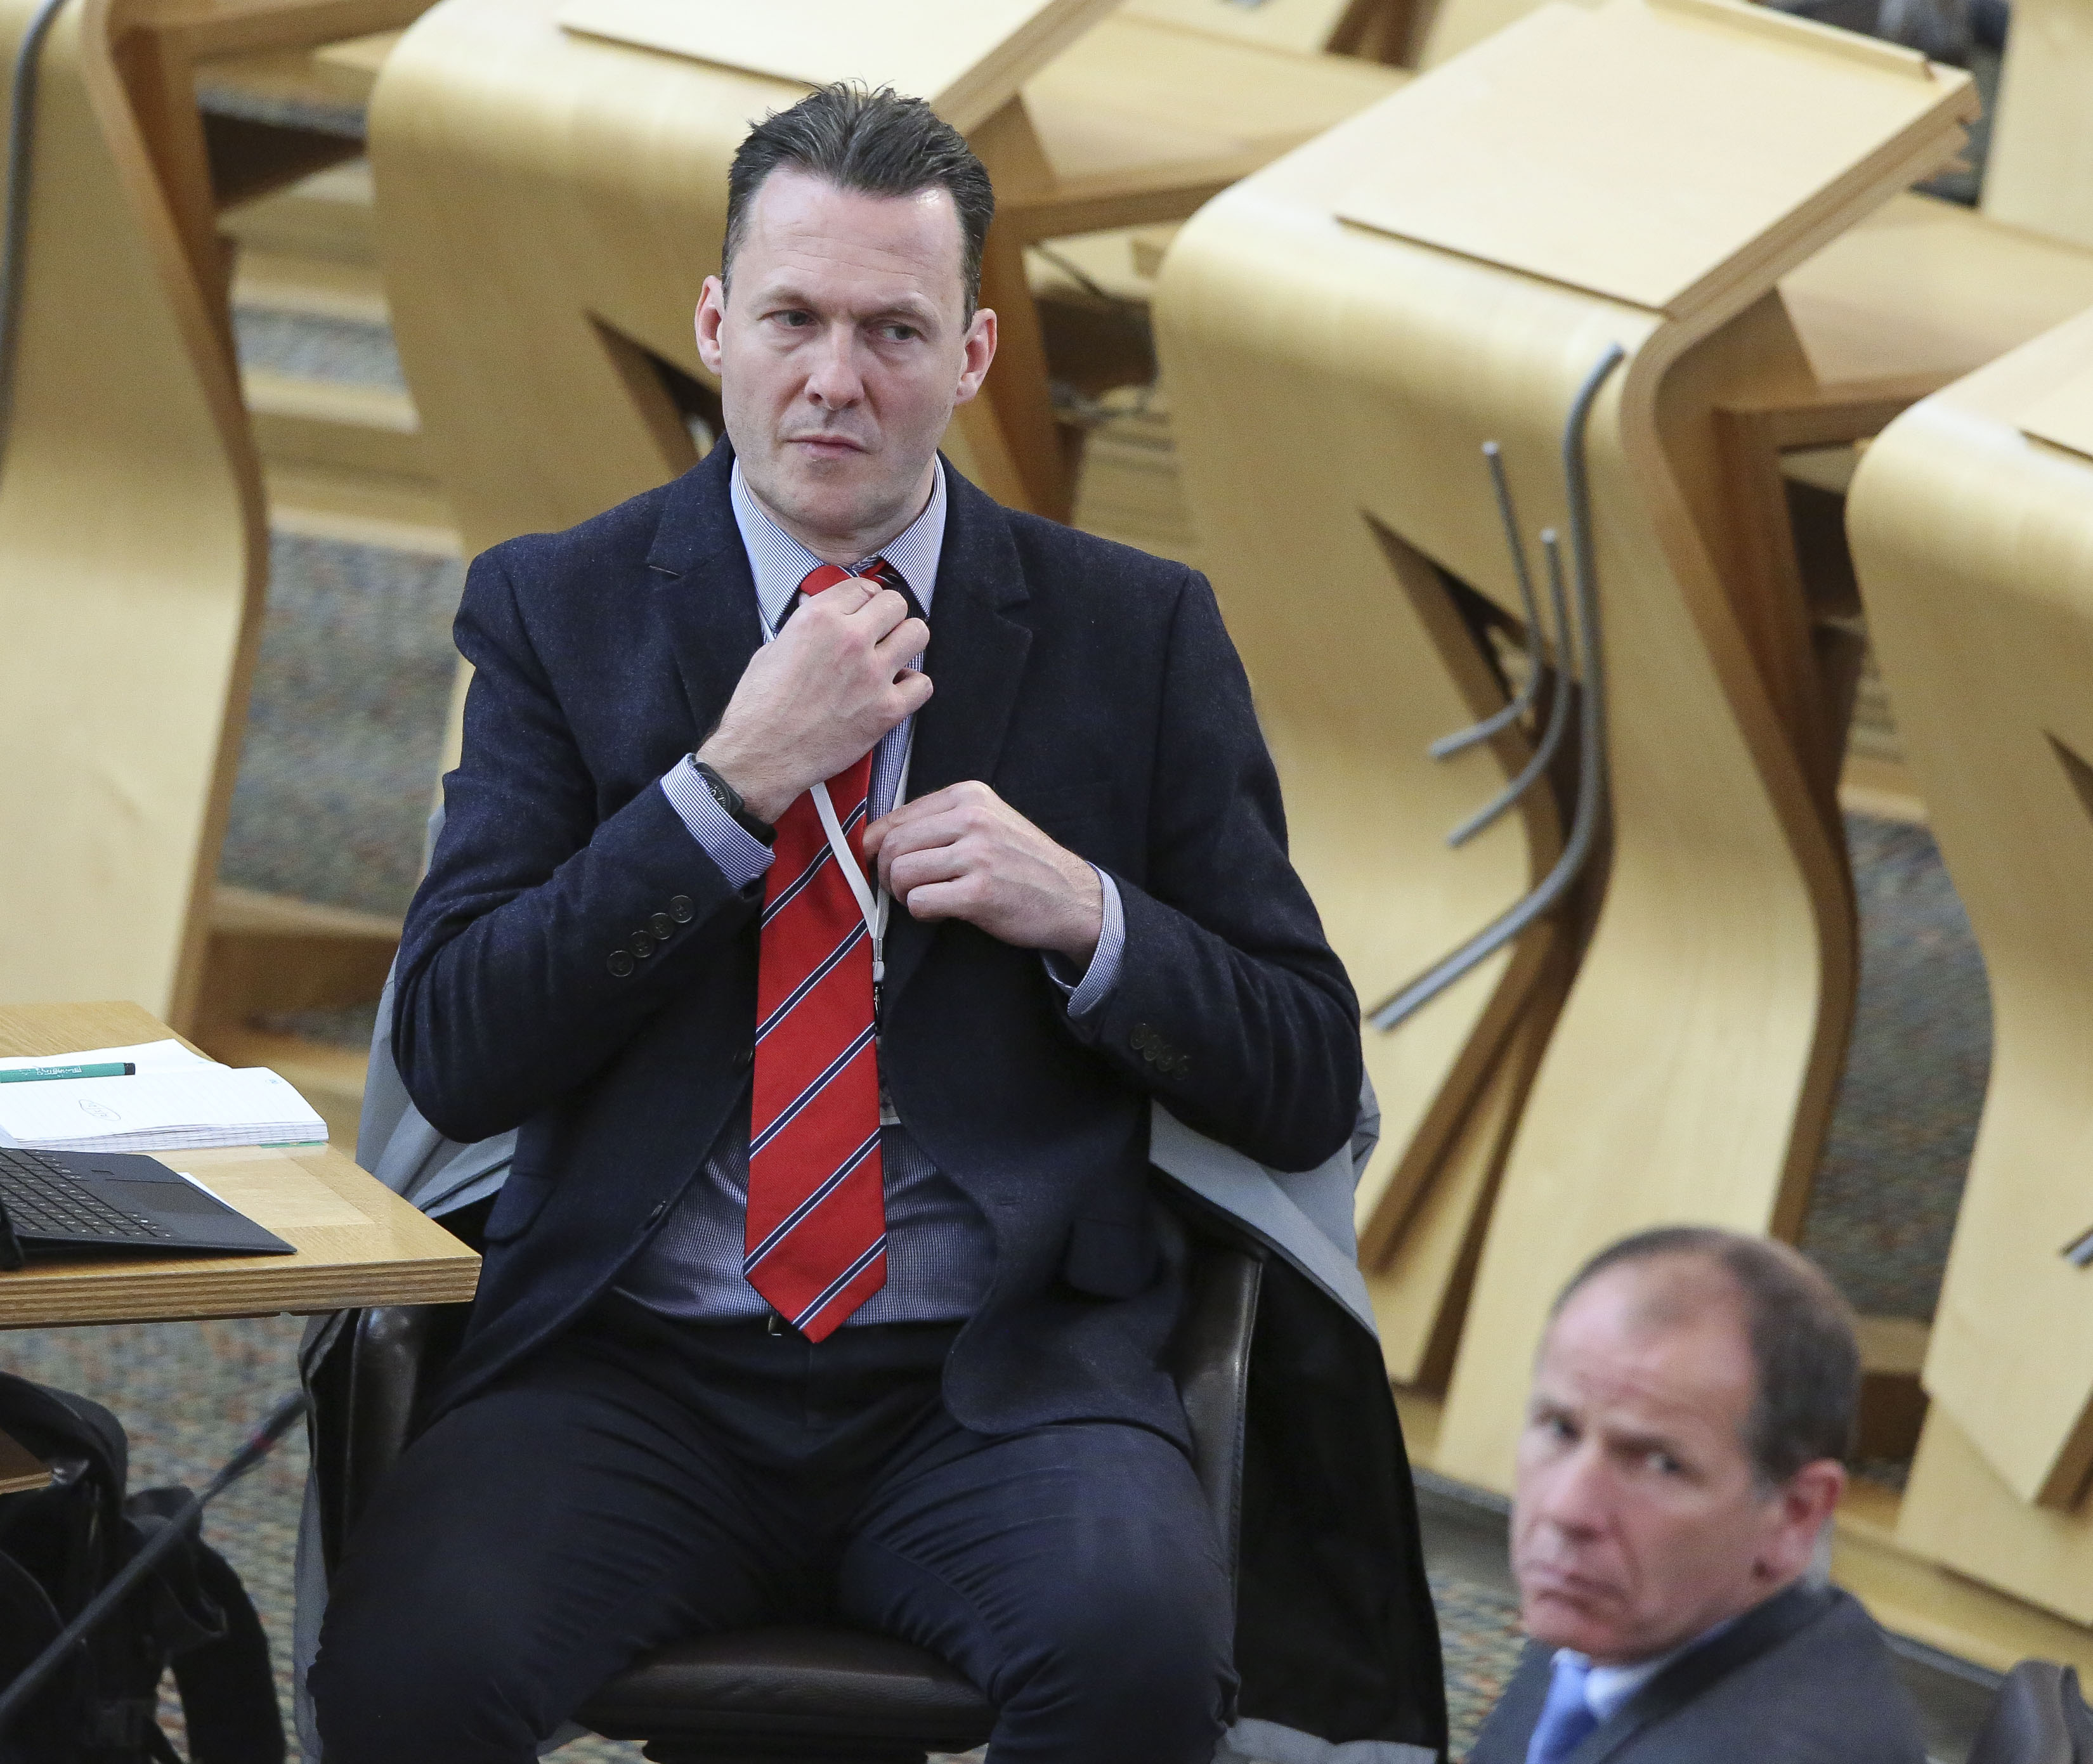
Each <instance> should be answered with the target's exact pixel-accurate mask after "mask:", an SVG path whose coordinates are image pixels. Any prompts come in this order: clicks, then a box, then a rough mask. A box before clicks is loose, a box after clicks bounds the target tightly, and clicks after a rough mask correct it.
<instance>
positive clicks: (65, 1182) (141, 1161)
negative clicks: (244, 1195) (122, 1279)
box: [0, 1146, 293, 1268]
mask: <svg viewBox="0 0 2093 1764" xmlns="http://www.w3.org/2000/svg"><path fill="white" fill-rule="evenodd" d="M115 1250H144V1251H146V1252H149V1253H150V1254H154V1255H158V1256H166V1255H171V1254H172V1253H174V1252H177V1251H181V1250H202V1251H206V1252H208V1253H210V1254H211V1255H214V1256H288V1255H291V1254H293V1249H292V1247H291V1245H289V1244H288V1243H285V1242H284V1240H283V1239H281V1238H280V1237H278V1236H276V1235H275V1234H274V1233H273V1232H269V1231H265V1230H262V1227H261V1226H258V1225H257V1224H256V1223H255V1222H254V1221H253V1220H252V1219H250V1218H248V1217H246V1216H245V1214H243V1213H236V1212H234V1211H233V1210H232V1208H230V1207H228V1205H226V1204H225V1203H224V1202H223V1200H219V1199H218V1197H217V1196H216V1195H210V1194H206V1193H205V1191H203V1190H202V1189H201V1188H199V1187H197V1185H196V1184H195V1183H194V1182H191V1181H189V1178H186V1177H184V1176H182V1175H180V1174H176V1172H175V1171H173V1170H170V1169H168V1168H167V1165H164V1164H163V1163H161V1162H160V1161H159V1160H158V1159H157V1158H151V1157H136V1156H132V1155H129V1154H126V1153H124V1152H32V1151H27V1150H24V1149H21V1148H17V1147H14V1146H0V1268H19V1267H20V1266H21V1265H22V1260H23V1258H24V1256H25V1255H28V1256H35V1255H41V1254H45V1253H47V1252H53V1251H67V1252H78V1251H87V1252H110V1251H115Z"/></svg>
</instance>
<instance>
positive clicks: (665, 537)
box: [647, 441, 763, 747]
mask: <svg viewBox="0 0 2093 1764" xmlns="http://www.w3.org/2000/svg"><path fill="white" fill-rule="evenodd" d="M733 464H734V449H733V447H731V446H730V445H729V444H728V443H726V442H725V441H721V443H719V445H718V446H717V447H714V448H713V451H712V452H710V453H708V454H707V455H706V456H705V457H704V459H703V460H700V461H699V462H698V464H697V465H695V466H694V467H693V468H692V469H691V470H689V471H687V472H686V473H684V474H683V475H682V477H681V478H678V479H677V481H676V482H675V483H674V485H673V486H671V487H670V489H669V497H668V500H667V502H666V503H665V504H664V505H663V508H662V511H661V524H660V525H659V526H657V527H656V529H655V533H654V543H653V546H652V548H651V549H650V550H649V551H648V554H647V570H648V583H649V591H650V592H651V593H652V595H653V598H654V605H655V608H656V616H657V617H658V618H659V619H660V620H661V629H662V630H663V631H664V632H665V633H666V634H667V637H668V641H669V652H670V654H671V655H673V656H674V659H675V664H676V672H677V674H678V677H680V678H681V680H682V685H683V697H684V698H685V700H686V701H687V703H688V704H689V707H690V711H691V727H692V733H691V746H694V747H695V746H697V745H698V743H699V742H700V741H703V740H704V737H705V736H706V735H707V734H708V733H709V732H710V731H711V729H712V727H713V724H715V723H717V721H718V720H719V716H720V713H721V711H724V710H725V709H726V701H727V700H728V699H729V698H730V697H732V696H733V694H734V686H735V685H736V683H737V682H738V681H739V680H740V678H741V675H742V670H743V668H746V667H747V665H748V658H749V657H750V656H751V655H754V654H755V653H756V648H757V646H759V645H760V643H761V642H762V641H763V630H762V626H761V625H760V623H759V622H758V620H757V617H756V579H755V577H754V576H753V575H752V574H751V573H750V570H749V567H748V552H747V549H746V548H745V547H743V544H742V543H741V529H740V528H739V526H738V525H736V524H735V521H734V502H733V499H732V497H731V496H730V494H729V492H728V479H729V473H730V471H731V470H732V469H733Z"/></svg>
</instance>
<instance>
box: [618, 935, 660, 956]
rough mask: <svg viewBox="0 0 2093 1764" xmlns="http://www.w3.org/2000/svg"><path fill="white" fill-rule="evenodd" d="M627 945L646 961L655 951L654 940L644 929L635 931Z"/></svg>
mask: <svg viewBox="0 0 2093 1764" xmlns="http://www.w3.org/2000/svg"><path fill="white" fill-rule="evenodd" d="M625 947H626V949H630V951H631V952H632V953H634V954H635V955H636V956H638V957H639V959H640V960H641V961H642V962H644V961H645V960H646V959H647V958H648V957H649V956H651V955H652V954H653V953H654V940H653V939H652V937H650V936H648V935H647V933H646V932H643V931H635V932H633V934H632V936H631V937H630V939H629V940H627V942H626V945H625Z"/></svg>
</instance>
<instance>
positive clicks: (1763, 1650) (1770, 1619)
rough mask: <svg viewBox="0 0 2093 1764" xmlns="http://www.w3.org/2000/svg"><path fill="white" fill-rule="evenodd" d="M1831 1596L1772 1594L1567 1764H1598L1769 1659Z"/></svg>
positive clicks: (1667, 1672)
mask: <svg viewBox="0 0 2093 1764" xmlns="http://www.w3.org/2000/svg"><path fill="white" fill-rule="evenodd" d="M1830 1605H1831V1595H1829V1594H1828V1593H1826V1592H1825V1591H1824V1589H1822V1588H1819V1587H1811V1586H1805V1585H1800V1584H1799V1583H1798V1584H1797V1585H1793V1586H1791V1587H1789V1588H1788V1589H1787V1590H1786V1591H1784V1592H1780V1593H1774V1596H1773V1597H1772V1598H1770V1599H1768V1600H1766V1602H1765V1603H1764V1604H1762V1605H1758V1606H1754V1607H1753V1609H1752V1610H1750V1611H1747V1612H1745V1613H1744V1615H1743V1616H1741V1617H1740V1618H1739V1619H1737V1620H1736V1622H1735V1623H1732V1624H1731V1626H1730V1628H1727V1629H1726V1630H1724V1631H1723V1632H1722V1634H1720V1635H1719V1636H1716V1637H1715V1639H1714V1641H1708V1642H1704V1643H1702V1644H1701V1645H1700V1646H1699V1647H1697V1648H1694V1649H1690V1650H1689V1651H1688V1652H1687V1653H1685V1654H1681V1655H1680V1656H1679V1658H1677V1659H1675V1660H1674V1661H1673V1662H1671V1664H1670V1665H1669V1666H1667V1667H1665V1669H1664V1670H1663V1671H1662V1672H1660V1673H1658V1674H1657V1676H1656V1677H1655V1678H1653V1679H1652V1680H1650V1681H1649V1683H1648V1684H1645V1685H1644V1686H1643V1688H1641V1689H1640V1690H1639V1691H1637V1692H1636V1693H1635V1695H1634V1696H1632V1697H1630V1698H1629V1699H1628V1700H1627V1701H1626V1702H1625V1703H1623V1704H1622V1705H1621V1706H1620V1707H1619V1708H1618V1709H1617V1710H1614V1714H1613V1717H1612V1719H1610V1720H1608V1721H1605V1722H1602V1723H1600V1725H1599V1726H1598V1727H1596V1728H1594V1729H1593V1730H1592V1733H1591V1735H1590V1736H1588V1738H1587V1739H1586V1740H1585V1741H1584V1744H1583V1745H1580V1746H1579V1747H1578V1748H1577V1749H1576V1750H1575V1752H1573V1753H1571V1764H1602V1761H1603V1760H1605V1759H1607V1758H1612V1757H1613V1756H1614V1754H1615V1753H1618V1752H1619V1751H1620V1750H1621V1749H1623V1747H1624V1746H1626V1745H1627V1743H1628V1742H1629V1741H1630V1740H1632V1739H1633V1738H1634V1737H1635V1736H1636V1735H1637V1734H1638V1733H1640V1732H1642V1731H1643V1730H1644V1728H1645V1727H1651V1726H1653V1725H1654V1724H1655V1723H1657V1722H1660V1721H1662V1720H1663V1719H1665V1718H1666V1717H1667V1716H1669V1715H1672V1714H1676V1713H1677V1712H1678V1711H1679V1710H1681V1709H1683V1708H1684V1707H1685V1706H1686V1705H1687V1704H1688V1703H1690V1702H1692V1701H1693V1699H1694V1698H1695V1697H1698V1696H1700V1695H1701V1693H1703V1692H1704V1691H1705V1690H1706V1689H1707V1688H1709V1686H1710V1685H1711V1684H1714V1683H1716V1682H1717V1681H1718V1680H1721V1679H1724V1678H1727V1677H1728V1676H1729V1675H1730V1674H1731V1673H1732V1672H1734V1671H1736V1670H1737V1669H1738V1668H1739V1667H1743V1666H1747V1665H1748V1664H1749V1663H1750V1662H1752V1661H1753V1660H1756V1659H1757V1658H1758V1657H1759V1656H1760V1655H1761V1654H1770V1653H1771V1652H1772V1651H1773V1650H1774V1649H1775V1648H1777V1647H1779V1645H1781V1643H1783V1641H1787V1639H1788V1637H1789V1636H1792V1635H1794V1634H1795V1633H1796V1631H1798V1630H1800V1629H1803V1628H1807V1627H1808V1626H1809V1624H1810V1623H1813V1622H1815V1621H1816V1620H1817V1619H1818V1618H1819V1617H1821V1616H1822V1615H1823V1614H1824V1612H1825V1611H1826V1609H1827V1608H1828V1607H1829V1606H1830Z"/></svg>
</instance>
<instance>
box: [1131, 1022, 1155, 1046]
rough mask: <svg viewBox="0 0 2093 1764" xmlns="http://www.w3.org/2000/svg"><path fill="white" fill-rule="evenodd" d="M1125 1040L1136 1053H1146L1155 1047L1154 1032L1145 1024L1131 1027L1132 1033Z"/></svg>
mask: <svg viewBox="0 0 2093 1764" xmlns="http://www.w3.org/2000/svg"><path fill="white" fill-rule="evenodd" d="M1126 1039H1127V1041H1128V1044H1129V1045H1130V1046H1131V1047H1132V1048H1133V1050H1134V1051H1135V1052H1136V1053H1147V1052H1148V1050H1149V1049H1150V1048H1152V1047H1154V1046H1155V1031H1154V1030H1153V1029H1151V1028H1150V1027H1148V1025H1147V1024H1146V1023H1136V1024H1135V1025H1134V1026H1133V1034H1132V1035H1129V1036H1128V1037H1127V1038H1126Z"/></svg>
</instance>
